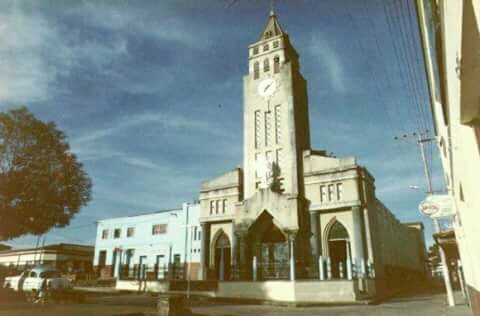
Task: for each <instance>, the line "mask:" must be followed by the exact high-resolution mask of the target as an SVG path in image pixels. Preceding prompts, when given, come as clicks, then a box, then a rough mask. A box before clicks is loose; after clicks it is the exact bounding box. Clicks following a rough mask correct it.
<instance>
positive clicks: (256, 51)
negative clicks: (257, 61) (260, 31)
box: [253, 46, 258, 55]
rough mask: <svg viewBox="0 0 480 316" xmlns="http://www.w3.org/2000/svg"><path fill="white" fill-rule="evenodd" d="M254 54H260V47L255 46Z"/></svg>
mask: <svg viewBox="0 0 480 316" xmlns="http://www.w3.org/2000/svg"><path fill="white" fill-rule="evenodd" d="M253 54H254V55H256V54H258V46H255V47H254V48H253Z"/></svg>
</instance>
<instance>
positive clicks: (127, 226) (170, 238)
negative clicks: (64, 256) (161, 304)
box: [93, 203, 201, 279]
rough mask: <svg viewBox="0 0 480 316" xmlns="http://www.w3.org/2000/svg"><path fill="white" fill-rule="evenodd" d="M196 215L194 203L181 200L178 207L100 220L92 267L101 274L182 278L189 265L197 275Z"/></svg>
mask: <svg viewBox="0 0 480 316" xmlns="http://www.w3.org/2000/svg"><path fill="white" fill-rule="evenodd" d="M198 216H199V206H198V204H188V203H184V204H183V206H182V208H179V209H171V210H162V211H158V212H154V213H149V214H141V215H132V216H126V217H118V218H110V219H105V220H100V221H98V224H97V238H96V240H95V255H94V259H93V265H94V268H95V269H96V270H97V271H98V274H99V276H100V277H101V278H111V277H113V278H116V279H168V278H184V277H185V276H186V274H185V273H186V272H187V271H188V269H189V271H190V277H191V279H197V275H198V272H197V271H198V269H199V265H200V245H201V243H200V238H201V232H200V224H199V220H198ZM189 263H190V264H189ZM169 268H170V269H169ZM185 268H186V269H187V270H185Z"/></svg>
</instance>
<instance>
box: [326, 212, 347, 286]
mask: <svg viewBox="0 0 480 316" xmlns="http://www.w3.org/2000/svg"><path fill="white" fill-rule="evenodd" d="M328 255H329V257H330V260H331V263H332V277H333V278H340V277H345V276H346V266H347V265H346V264H347V258H350V238H349V237H348V232H347V229H346V228H345V226H343V225H342V224H341V223H340V222H338V221H335V223H333V225H332V226H331V227H330V231H329V233H328ZM340 265H341V266H342V267H343V276H342V275H341V274H340Z"/></svg>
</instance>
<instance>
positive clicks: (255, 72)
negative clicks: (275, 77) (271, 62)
mask: <svg viewBox="0 0 480 316" xmlns="http://www.w3.org/2000/svg"><path fill="white" fill-rule="evenodd" d="M259 76H260V64H259V63H258V61H256V62H254V63H253V79H258V77H259Z"/></svg>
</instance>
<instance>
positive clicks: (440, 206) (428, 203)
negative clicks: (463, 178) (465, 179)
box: [418, 194, 455, 218]
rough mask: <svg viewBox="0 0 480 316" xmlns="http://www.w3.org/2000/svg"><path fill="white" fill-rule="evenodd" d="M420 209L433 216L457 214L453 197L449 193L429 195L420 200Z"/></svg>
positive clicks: (424, 213) (423, 212)
mask: <svg viewBox="0 0 480 316" xmlns="http://www.w3.org/2000/svg"><path fill="white" fill-rule="evenodd" d="M418 210H419V211H420V213H422V214H423V215H426V216H429V217H431V218H441V217H450V216H453V215H455V212H454V210H453V203H452V197H451V196H449V195H447V194H435V195H429V196H427V198H426V199H425V200H423V201H422V202H420V204H419V205H418Z"/></svg>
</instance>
